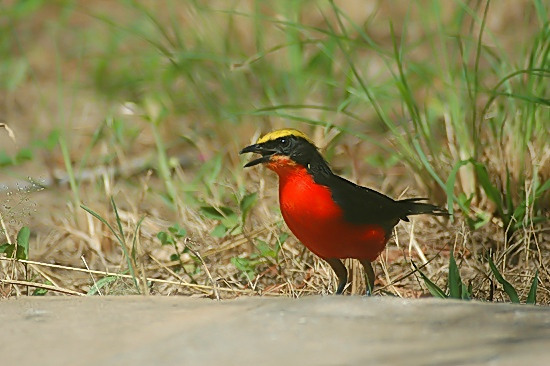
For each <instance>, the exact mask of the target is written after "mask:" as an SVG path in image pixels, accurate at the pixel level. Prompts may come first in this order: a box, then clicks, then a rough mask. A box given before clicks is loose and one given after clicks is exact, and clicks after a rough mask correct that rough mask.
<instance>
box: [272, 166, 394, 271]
mask: <svg viewBox="0 0 550 366" xmlns="http://www.w3.org/2000/svg"><path fill="white" fill-rule="evenodd" d="M266 166H267V167H268V168H269V169H271V170H273V171H274V172H276V173H277V174H278V175H279V203H280V206H281V213H282V215H283V218H284V220H285V222H286V224H287V225H288V227H289V228H290V230H291V231H292V233H293V234H294V235H295V236H296V237H297V238H298V239H299V240H300V241H301V242H302V243H303V244H304V245H305V246H306V247H308V248H309V250H311V251H312V252H313V253H315V254H316V255H318V256H319V257H321V258H357V259H368V260H370V261H373V260H375V259H376V258H377V257H378V255H379V254H380V253H381V252H382V250H384V247H385V245H386V242H387V240H388V237H389V234H388V233H386V232H385V230H384V229H383V228H382V227H381V226H379V225H357V224H352V223H349V222H346V221H345V220H344V214H343V211H342V208H341V207H340V206H338V204H337V203H336V202H334V200H333V199H332V194H331V192H330V190H329V188H328V187H326V186H324V185H320V184H317V183H315V181H314V180H313V177H312V176H311V175H310V174H309V173H308V171H307V169H306V168H305V167H304V166H302V165H299V164H296V163H295V162H294V161H292V160H291V159H290V158H288V157H285V156H276V157H272V160H271V161H270V162H269V163H267V164H266Z"/></svg>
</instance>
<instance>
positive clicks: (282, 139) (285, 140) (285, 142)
mask: <svg viewBox="0 0 550 366" xmlns="http://www.w3.org/2000/svg"><path fill="white" fill-rule="evenodd" d="M279 142H280V143H281V144H282V145H286V144H287V143H288V139H286V138H284V137H281V138H280V139H279Z"/></svg>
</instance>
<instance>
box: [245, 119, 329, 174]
mask: <svg viewBox="0 0 550 366" xmlns="http://www.w3.org/2000/svg"><path fill="white" fill-rule="evenodd" d="M244 153H257V154H261V155H262V156H261V157H260V158H258V159H254V160H252V161H250V162H248V163H247V164H246V165H245V167H250V166H254V165H257V164H262V163H272V162H274V161H275V160H277V159H280V158H285V157H286V158H288V159H287V161H288V162H289V163H295V164H300V165H302V166H304V167H306V168H309V166H310V164H311V163H312V162H314V161H317V160H319V159H321V160H323V158H322V157H321V155H320V154H319V151H317V148H316V147H315V145H314V144H313V141H311V140H310V139H309V137H307V136H306V135H305V134H304V133H303V132H300V131H298V130H294V129H283V130H277V131H273V132H270V133H268V134H266V135H265V136H263V137H261V138H260V139H258V141H257V142H256V143H255V144H253V145H250V146H247V147H245V148H244V149H242V150H241V152H240V154H244Z"/></svg>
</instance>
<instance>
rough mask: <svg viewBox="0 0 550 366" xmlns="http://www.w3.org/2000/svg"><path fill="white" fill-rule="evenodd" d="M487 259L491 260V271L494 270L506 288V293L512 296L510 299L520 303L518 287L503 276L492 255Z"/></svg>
mask: <svg viewBox="0 0 550 366" xmlns="http://www.w3.org/2000/svg"><path fill="white" fill-rule="evenodd" d="M487 259H488V261H489V267H491V272H493V275H494V276H495V278H496V280H497V281H498V282H499V283H500V284H501V285H502V287H503V288H504V292H506V294H507V295H508V297H509V298H510V301H511V302H513V303H515V304H519V297H518V293H517V292H516V289H515V288H514V286H512V284H511V283H510V282H508V281H506V280H505V279H504V277H502V275H501V274H500V272H499V271H498V269H497V267H496V266H495V263H493V260H492V259H491V257H488V258H487Z"/></svg>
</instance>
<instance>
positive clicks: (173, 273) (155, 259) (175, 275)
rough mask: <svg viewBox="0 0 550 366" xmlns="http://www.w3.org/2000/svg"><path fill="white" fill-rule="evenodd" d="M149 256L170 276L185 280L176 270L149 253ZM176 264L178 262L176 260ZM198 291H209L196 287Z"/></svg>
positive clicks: (206, 292) (183, 281)
mask: <svg viewBox="0 0 550 366" xmlns="http://www.w3.org/2000/svg"><path fill="white" fill-rule="evenodd" d="M149 258H151V259H152V260H153V262H155V263H156V264H158V266H159V267H160V268H162V269H164V270H165V271H166V272H168V273H170V274H171V275H172V276H174V277H176V278H177V279H178V280H180V282H181V283H185V280H184V279H183V278H182V277H181V276H180V275H179V274H177V273H176V272H174V271H173V270H172V269H170V267H167V266H166V265H164V264H162V262H161V261H159V260H158V259H157V258H155V257H153V255H152V254H149ZM176 264H178V262H176ZM198 290H200V291H202V292H203V293H205V294H208V293H210V291H207V290H203V289H198Z"/></svg>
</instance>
